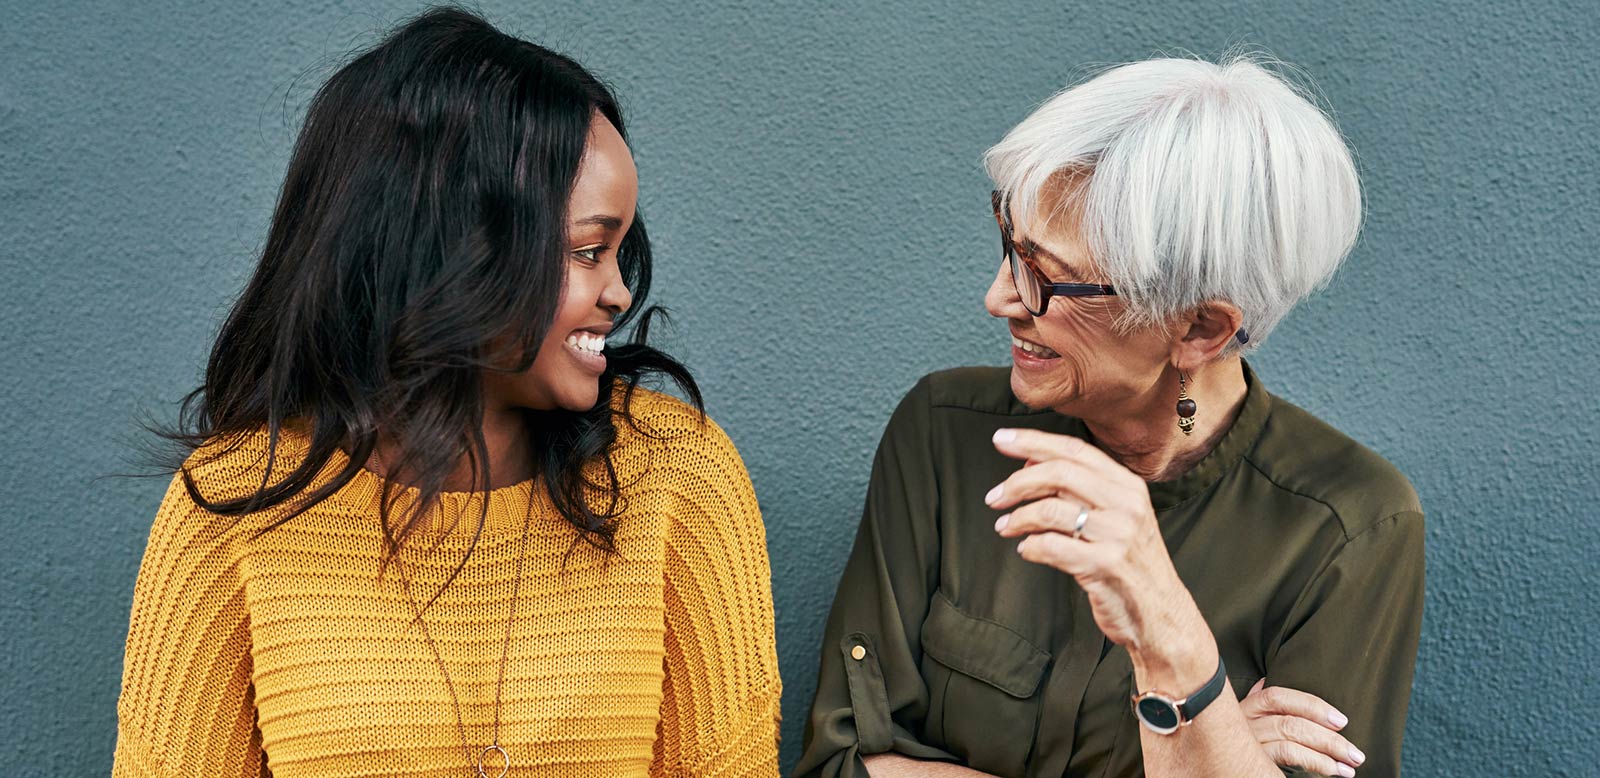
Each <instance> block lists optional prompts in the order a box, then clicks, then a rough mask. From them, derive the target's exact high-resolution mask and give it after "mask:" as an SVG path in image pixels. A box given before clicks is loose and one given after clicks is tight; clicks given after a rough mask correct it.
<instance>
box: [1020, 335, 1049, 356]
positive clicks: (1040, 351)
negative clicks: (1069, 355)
mask: <svg viewBox="0 0 1600 778" xmlns="http://www.w3.org/2000/svg"><path fill="white" fill-rule="evenodd" d="M1011 345H1013V346H1016V347H1017V348H1018V349H1020V350H1021V351H1023V352H1024V353H1026V354H1027V355H1028V356H1031V357H1033V358H1035V359H1056V358H1058V357H1060V356H1061V355H1060V354H1057V353H1056V352H1054V351H1051V350H1050V349H1047V348H1045V347H1044V346H1041V345H1039V344H1037V343H1029V342H1028V341H1026V340H1023V339H1022V338H1019V337H1017V336H1015V335H1012V336H1011Z"/></svg>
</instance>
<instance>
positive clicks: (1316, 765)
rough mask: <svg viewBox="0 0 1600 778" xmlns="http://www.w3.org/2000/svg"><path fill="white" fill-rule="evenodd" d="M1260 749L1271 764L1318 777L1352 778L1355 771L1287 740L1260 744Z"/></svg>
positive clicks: (1324, 755) (1326, 756)
mask: <svg viewBox="0 0 1600 778" xmlns="http://www.w3.org/2000/svg"><path fill="white" fill-rule="evenodd" d="M1261 748H1262V749H1263V750H1264V751H1266V752H1267V758H1268V759H1271V760H1272V763H1273V764H1277V765H1282V766H1284V767H1299V768H1303V769H1306V770H1310V771H1311V772H1313V773H1316V774H1318V775H1339V776H1344V778H1354V776H1355V774H1356V771H1355V769H1354V768H1352V767H1351V766H1350V765H1347V764H1345V763H1343V762H1339V761H1335V760H1334V759H1332V758H1330V757H1329V756H1328V755H1327V754H1320V753H1317V752H1316V751H1313V750H1311V749H1309V748H1306V747H1305V746H1302V745H1300V744H1299V743H1293V742H1290V741H1287V740H1275V741H1272V742H1269V743H1262V744H1261Z"/></svg>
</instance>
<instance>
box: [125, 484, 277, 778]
mask: <svg viewBox="0 0 1600 778" xmlns="http://www.w3.org/2000/svg"><path fill="white" fill-rule="evenodd" d="M208 496H209V495H208ZM238 531H239V530H238V529H237V528H235V527H233V525H232V521H231V520H230V519H227V518H222V517H217V516H214V515H212V514H211V513H209V512H207V511H205V510H203V509H201V508H200V507H199V506H197V505H195V503H194V502H193V501H192V500H190V499H189V496H188V494H187V492H186V491H185V490H184V486H183V482H182V476H179V477H177V478H174V479H173V482H172V485H171V486H170V487H169V488H168V490H167V496H166V499H165V500H164V501H163V502H162V504H161V510H160V512H159V513H158V514H157V516H156V520H155V525H154V527H153V528H152V530H151V533H150V541H149V545H148V547H147V548H146V549H145V554H144V561H143V562H142V563H141V564H140V566H139V580H138V583H137V585H136V586H135V588H134V594H133V613H132V616H131V618H130V622H129V625H128V643H127V653H126V655H125V659H124V665H123V671H122V696H121V698H120V700H119V701H118V703H117V747H116V757H115V762H114V764H113V766H112V769H111V772H112V775H113V776H116V777H118V778H123V777H126V778H136V777H137V778H143V777H144V776H152V777H155V776H161V777H164V776H194V775H215V776H244V777H245V778H256V776H260V775H262V774H263V766H264V758H263V754H262V749H261V738H260V735H259V734H258V733H257V730H256V726H255V705H254V701H253V694H252V689H251V685H250V684H251V659H250V627H249V617H248V614H247V611H246V607H245V593H244V586H243V584H242V582H241V578H240V573H239V566H238V563H239V560H238V555H237V554H236V553H235V551H234V549H235V548H236V543H235V538H236V536H237V534H238Z"/></svg>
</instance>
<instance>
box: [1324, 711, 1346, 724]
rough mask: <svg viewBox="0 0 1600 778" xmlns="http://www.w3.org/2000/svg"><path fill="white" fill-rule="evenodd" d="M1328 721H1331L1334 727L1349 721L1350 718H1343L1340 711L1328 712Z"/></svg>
mask: <svg viewBox="0 0 1600 778" xmlns="http://www.w3.org/2000/svg"><path fill="white" fill-rule="evenodd" d="M1328 721H1330V722H1332V723H1333V725H1334V726H1335V727H1342V726H1344V725H1346V724H1349V723H1350V720H1349V719H1347V718H1345V717H1344V714H1343V713H1340V712H1339V711H1334V712H1332V713H1329V714H1328Z"/></svg>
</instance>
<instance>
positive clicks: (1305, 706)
mask: <svg viewBox="0 0 1600 778" xmlns="http://www.w3.org/2000/svg"><path fill="white" fill-rule="evenodd" d="M1265 682H1266V679H1265V678H1263V679H1262V680H1261V683H1258V684H1256V689H1251V690H1250V694H1251V696H1257V689H1260V687H1261V685H1262V684H1263V683H1265ZM1256 703H1257V705H1259V706H1260V710H1261V711H1262V712H1263V713H1277V714H1281V715H1287V716H1298V717H1300V718H1302V719H1305V720H1307V721H1310V722H1313V723H1315V724H1319V725H1321V726H1324V727H1328V728H1330V729H1334V730H1340V729H1344V725H1345V724H1348V723H1350V722H1349V719H1347V718H1345V715H1344V714H1343V713H1340V712H1339V710H1338V709H1337V708H1334V707H1333V706H1332V705H1329V704H1328V703H1327V702H1325V701H1324V700H1323V699H1322V698H1321V697H1318V696H1317V695H1315V694H1307V693H1306V692H1302V691H1300V690H1298V689H1291V688H1289V687H1287V686H1272V687H1268V688H1266V689H1260V692H1259V699H1257V700H1256Z"/></svg>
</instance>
